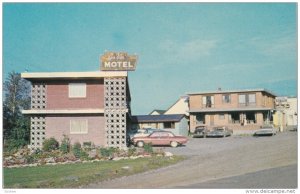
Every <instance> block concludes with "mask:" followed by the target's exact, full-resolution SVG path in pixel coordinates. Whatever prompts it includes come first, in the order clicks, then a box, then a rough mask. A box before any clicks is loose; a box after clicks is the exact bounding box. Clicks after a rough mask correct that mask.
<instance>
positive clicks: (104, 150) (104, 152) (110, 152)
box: [100, 147, 118, 157]
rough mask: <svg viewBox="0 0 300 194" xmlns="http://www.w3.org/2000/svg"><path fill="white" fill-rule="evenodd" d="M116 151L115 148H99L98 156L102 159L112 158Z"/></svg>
mask: <svg viewBox="0 0 300 194" xmlns="http://www.w3.org/2000/svg"><path fill="white" fill-rule="evenodd" d="M117 151H118V149H117V148H113V147H109V148H100V154H101V156H103V157H112V156H113V154H114V153H116V152H117Z"/></svg>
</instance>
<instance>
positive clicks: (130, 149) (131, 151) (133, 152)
mask: <svg viewBox="0 0 300 194" xmlns="http://www.w3.org/2000/svg"><path fill="white" fill-rule="evenodd" d="M127 153H128V156H133V155H135V153H136V148H135V147H133V148H129V149H128V152H127Z"/></svg>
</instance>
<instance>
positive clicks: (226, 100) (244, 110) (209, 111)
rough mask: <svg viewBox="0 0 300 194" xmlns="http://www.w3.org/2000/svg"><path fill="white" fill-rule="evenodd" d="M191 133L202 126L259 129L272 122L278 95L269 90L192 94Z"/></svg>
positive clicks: (190, 94) (190, 97) (219, 91)
mask: <svg viewBox="0 0 300 194" xmlns="http://www.w3.org/2000/svg"><path fill="white" fill-rule="evenodd" d="M188 95H189V109H190V110H189V112H190V131H191V132H193V131H194V130H195V127H196V126H198V125H206V126H208V128H212V127H214V126H228V127H229V128H231V129H233V130H239V129H258V128H259V127H260V126H262V125H264V124H266V123H270V122H271V121H272V112H273V110H274V108H275V97H276V96H275V95H274V94H273V93H271V92H269V91H267V90H265V89H250V90H229V91H222V90H218V91H212V92H197V93H189V94H188Z"/></svg>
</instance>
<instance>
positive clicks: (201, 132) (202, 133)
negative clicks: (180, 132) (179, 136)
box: [192, 125, 208, 138]
mask: <svg viewBox="0 0 300 194" xmlns="http://www.w3.org/2000/svg"><path fill="white" fill-rule="evenodd" d="M207 133H208V129H207V127H206V126H205V125H199V126H197V127H196V128H195V131H194V133H193V135H192V137H193V138H199V137H204V138H205V137H206V134H207Z"/></svg>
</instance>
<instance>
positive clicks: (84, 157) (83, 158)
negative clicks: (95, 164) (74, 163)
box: [80, 151, 89, 160]
mask: <svg viewBox="0 0 300 194" xmlns="http://www.w3.org/2000/svg"><path fill="white" fill-rule="evenodd" d="M80 159H81V160H89V155H88V154H87V153H86V152H85V151H81V152H80Z"/></svg>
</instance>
